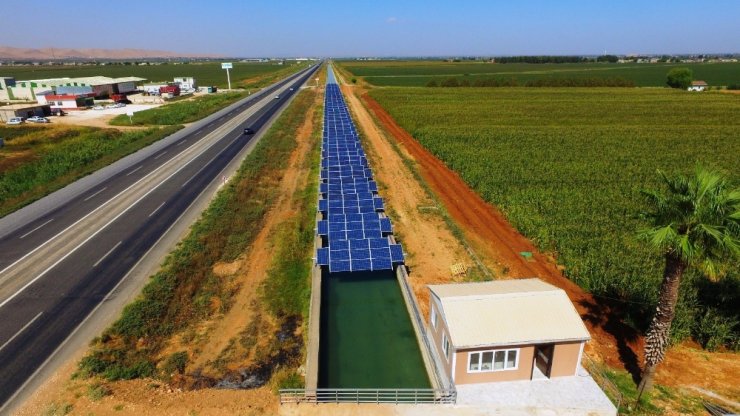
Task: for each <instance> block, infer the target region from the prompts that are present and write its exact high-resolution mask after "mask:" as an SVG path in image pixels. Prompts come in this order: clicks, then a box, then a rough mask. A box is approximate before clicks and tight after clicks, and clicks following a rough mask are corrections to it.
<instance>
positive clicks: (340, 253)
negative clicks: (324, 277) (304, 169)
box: [316, 81, 403, 272]
mask: <svg viewBox="0 0 740 416" xmlns="http://www.w3.org/2000/svg"><path fill="white" fill-rule="evenodd" d="M324 104H325V105H324V128H323V132H322V138H323V140H322V143H321V167H322V169H321V171H320V176H319V177H320V183H319V192H320V193H321V194H322V195H323V199H319V203H318V208H319V212H321V213H322V214H323V217H324V219H323V220H319V221H318V222H317V226H316V229H317V233H318V234H319V235H326V236H327V240H328V251H321V252H320V251H317V264H322V265H324V264H328V265H329V271H330V272H343V271H360V270H380V269H391V268H392V266H393V263H396V262H400V261H403V251H402V250H401V247H400V246H399V245H390V244H389V242H388V239H387V238H384V237H383V233H386V234H388V233H391V232H392V226H391V221H390V220H389V219H388V218H380V216H379V214H378V212H380V211H383V210H384V208H385V207H384V203H383V200H382V199H381V198H380V197H379V196H378V194H377V192H378V185H377V183H376V182H375V181H374V180H373V174H372V171H371V170H370V168H369V164H368V160H367V157H366V155H365V152H364V150H363V148H362V144H361V143H360V137H359V135H358V133H357V130H356V128H355V126H354V123H353V122H352V119H351V117H350V114H349V110H348V108H347V105H346V103H345V101H344V99H343V97H342V93H341V91H340V90H339V87H338V86H337V85H336V84H335V83H333V81H332V82H329V83H327V86H326V95H325V102H324ZM320 250H322V249H320ZM319 257H321V263H319Z"/></svg>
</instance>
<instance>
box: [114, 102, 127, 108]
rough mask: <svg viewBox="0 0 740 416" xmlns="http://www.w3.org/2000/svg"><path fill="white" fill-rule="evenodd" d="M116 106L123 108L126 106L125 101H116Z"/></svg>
mask: <svg viewBox="0 0 740 416" xmlns="http://www.w3.org/2000/svg"><path fill="white" fill-rule="evenodd" d="M115 105H116V108H123V107H126V103H116V104H115Z"/></svg>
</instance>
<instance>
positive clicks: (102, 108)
mask: <svg viewBox="0 0 740 416" xmlns="http://www.w3.org/2000/svg"><path fill="white" fill-rule="evenodd" d="M93 110H105V107H103V106H102V105H96V106H95V107H93Z"/></svg>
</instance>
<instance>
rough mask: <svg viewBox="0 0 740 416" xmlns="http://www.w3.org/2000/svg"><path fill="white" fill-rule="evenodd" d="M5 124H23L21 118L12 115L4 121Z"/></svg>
mask: <svg viewBox="0 0 740 416" xmlns="http://www.w3.org/2000/svg"><path fill="white" fill-rule="evenodd" d="M5 124H23V118H22V117H13V118H11V119H10V120H8V121H6V122H5Z"/></svg>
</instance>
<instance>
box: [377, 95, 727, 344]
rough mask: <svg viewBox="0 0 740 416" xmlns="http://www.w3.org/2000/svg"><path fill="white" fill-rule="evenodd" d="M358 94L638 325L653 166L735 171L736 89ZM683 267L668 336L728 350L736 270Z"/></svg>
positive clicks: (650, 289) (650, 262)
mask: <svg viewBox="0 0 740 416" xmlns="http://www.w3.org/2000/svg"><path fill="white" fill-rule="evenodd" d="M370 95H371V97H373V98H374V99H375V100H377V101H378V102H379V103H380V104H381V105H382V106H383V107H384V108H385V109H386V110H387V111H388V112H389V113H390V114H391V115H392V116H393V117H394V118H395V119H396V121H397V122H398V123H399V124H400V125H401V126H403V127H404V128H405V129H406V130H407V131H409V132H410V133H411V134H412V135H413V136H414V137H415V138H416V139H417V140H419V141H420V142H421V144H422V145H424V146H425V147H426V148H427V149H429V150H430V151H431V152H432V153H434V154H435V155H436V156H437V157H439V158H440V159H442V160H443V161H444V162H445V163H446V164H447V165H448V166H449V167H450V168H452V169H453V170H455V171H457V172H458V173H459V174H460V175H461V176H462V177H463V179H464V180H465V181H466V182H467V183H468V184H469V185H470V186H471V187H472V188H474V189H475V190H476V191H477V192H478V193H479V194H480V195H481V196H482V197H483V198H484V199H486V200H487V201H489V202H491V203H493V204H495V205H496V206H497V207H499V208H500V209H501V210H502V211H503V212H504V214H505V215H506V216H507V218H508V219H509V221H510V222H511V223H512V224H513V225H514V226H515V227H516V228H517V229H518V230H519V231H520V232H522V233H523V234H525V235H526V236H528V237H529V238H531V239H532V240H533V241H534V242H535V244H537V245H538V246H539V247H540V248H541V249H542V250H544V251H545V252H550V253H553V254H555V255H556V257H557V259H558V263H559V264H562V265H564V266H565V273H566V275H567V276H568V277H569V278H571V279H572V280H574V281H575V282H577V283H578V284H579V285H581V286H582V287H584V288H586V289H587V290H589V291H591V292H592V293H594V294H596V295H599V296H605V297H609V298H615V299H619V300H622V301H624V302H625V305H629V307H628V308H625V309H626V310H628V313H629V314H630V316H629V319H631V320H632V322H633V323H634V325H635V326H637V327H641V328H645V326H646V321H645V319H646V317H649V316H650V314H651V313H652V311H653V307H654V306H653V305H654V304H655V301H656V298H657V291H658V286H659V282H660V279H661V274H662V269H663V264H662V256H661V254H660V253H656V252H654V251H650V250H649V249H648V248H647V245H646V244H645V243H644V242H641V241H639V240H638V239H637V237H636V232H637V231H638V230H639V229H640V228H641V227H643V226H644V225H645V224H644V223H643V222H642V220H641V219H640V218H639V216H638V214H639V213H640V212H641V210H643V209H644V208H645V206H644V205H643V203H644V202H643V197H642V195H641V193H640V191H641V190H642V189H651V188H655V187H657V186H658V176H657V174H656V170H657V169H661V170H664V171H666V172H667V173H669V174H673V173H678V172H681V173H690V172H691V171H692V170H693V168H694V167H695V165H696V164H697V163H701V164H703V165H706V166H710V167H715V168H719V169H722V170H724V171H727V172H729V173H730V174H731V176H732V177H734V178H736V180H737V178H740V159H739V158H738V155H740V118H738V116H737V115H738V114H740V97H738V96H732V95H725V94H690V93H686V92H683V91H675V90H669V89H632V88H630V89H624V88H612V89H608V88H560V89H558V88H495V89H491V88H376V89H372V90H370ZM729 270H730V274H729V276H728V278H727V279H725V280H724V281H722V282H720V283H716V284H715V283H709V282H708V281H706V280H703V279H699V278H697V277H698V276H696V275H692V276H690V277H689V278H688V281H689V282H691V283H690V284H687V285H685V286H684V290H683V292H682V294H681V299H680V303H679V311H678V316H677V319H676V321H675V322H674V328H673V332H674V336H675V339H682V338H685V337H687V336H689V335H692V336H694V338H695V339H697V340H700V342H703V343H704V345H709V346H710V348H711V347H712V346H715V347H716V346H717V345H721V344H725V345H728V346H730V347H731V348H737V347H738V342H739V341H738V339H739V338H738V332H740V328H738V324H737V316H740V315H739V312H740V310H738V308H739V306H738V305H740V299H739V298H738V297H740V275H738V267H737V265H730V268H729Z"/></svg>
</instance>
